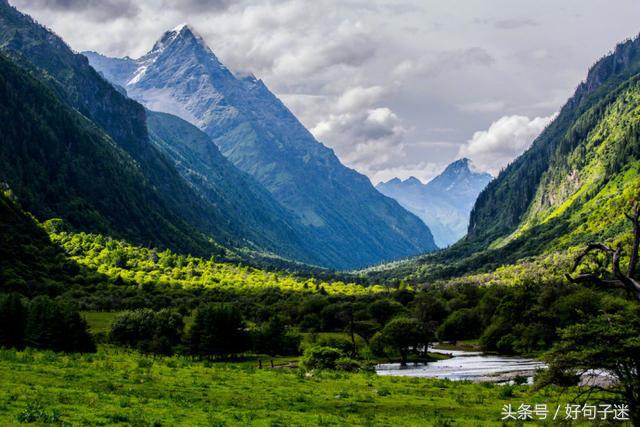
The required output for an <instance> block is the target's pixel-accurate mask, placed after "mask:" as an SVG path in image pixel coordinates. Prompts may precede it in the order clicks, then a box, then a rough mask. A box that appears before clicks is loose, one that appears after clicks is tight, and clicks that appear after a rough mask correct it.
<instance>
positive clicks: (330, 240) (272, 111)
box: [85, 27, 436, 268]
mask: <svg viewBox="0 0 640 427" xmlns="http://www.w3.org/2000/svg"><path fill="white" fill-rule="evenodd" d="M85 54H86V55H87V57H88V58H89V60H90V62H91V64H92V65H93V66H94V67H95V68H96V69H98V70H99V71H100V72H101V73H103V75H104V76H105V77H106V78H107V79H109V80H110V81H111V82H112V83H114V84H116V85H120V86H123V87H124V88H125V89H126V91H127V93H128V94H129V96H131V97H133V98H134V99H137V100H139V101H140V102H142V103H143V104H145V105H146V106H147V107H148V108H150V109H155V110H158V111H163V112H167V113H171V114H175V115H178V116H181V117H182V118H183V119H187V121H190V122H191V123H193V124H195V125H196V126H198V127H199V128H200V129H201V130H203V131H204V132H205V133H206V134H207V135H209V137H210V138H211V139H212V140H213V141H214V142H215V143H216V144H217V145H218V147H219V148H220V150H221V152H222V153H223V154H224V155H225V156H226V157H227V158H228V159H229V160H230V161H231V162H232V163H233V164H234V165H235V166H236V167H238V168H239V169H240V170H242V171H244V172H246V173H248V174H249V175H251V176H253V178H255V179H256V180H257V181H258V182H259V183H260V184H261V185H263V186H264V187H265V188H266V189H267V190H268V191H269V192H270V193H271V194H272V195H273V197H274V198H275V199H276V200H277V201H278V202H279V203H280V204H281V205H282V206H284V207H285V208H286V209H287V210H288V211H289V212H291V213H292V215H293V216H294V217H295V218H296V219H297V221H298V222H299V223H300V225H301V227H302V229H303V234H304V235H305V236H306V238H307V239H309V240H310V241H312V242H316V244H317V245H318V247H319V248H320V249H321V250H322V251H323V252H324V253H325V254H326V256H327V257H330V258H331V259H333V260H335V262H337V263H339V267H340V268H352V267H357V266H364V265H368V264H373V263H376V262H380V261H382V260H392V259H398V258H402V257H406V256H409V255H416V254H418V253H423V252H427V251H431V250H435V249H436V245H435V243H433V237H432V235H431V233H430V231H429V229H428V228H427V227H426V226H425V225H424V224H423V223H422V222H421V221H420V220H419V219H418V218H417V217H415V216H414V215H413V214H410V213H409V212H407V211H406V210H404V209H403V208H402V207H401V206H400V205H399V204H397V203H396V202H395V201H394V200H391V199H389V198H387V197H385V196H383V195H381V194H379V193H378V192H377V191H376V190H375V188H374V187H373V186H372V185H371V182H370V181H369V180H368V179H367V178H366V177H364V176H363V175H360V174H359V173H357V172H356V171H353V170H351V169H348V168H346V167H345V166H343V165H342V164H341V163H340V161H339V159H338V158H337V157H336V156H335V153H334V152H333V150H331V149H329V148H327V147H325V146H324V145H322V144H321V143H319V142H318V141H316V140H315V138H314V137H313V136H312V135H311V133H310V132H309V131H308V130H307V129H306V128H304V126H303V125H302V124H301V123H300V122H299V121H298V120H297V119H296V118H295V116H294V115H293V114H292V113H291V112H290V111H289V109H288V108H287V107H286V106H285V105H284V104H283V103H282V102H281V101H280V100H279V99H278V98H277V97H276V96H275V95H274V94H273V93H271V92H270V91H269V89H268V88H267V87H266V85H265V84H264V82H262V81H261V80H259V79H256V78H255V77H254V76H251V75H250V76H245V77H236V76H235V75H234V74H233V73H232V72H231V71H230V70H229V69H228V68H227V67H225V66H224V65H223V64H222V63H221V62H220V61H219V60H218V58H217V57H216V56H215V54H214V53H213V52H212V51H211V50H210V49H209V48H208V47H206V45H204V44H203V43H202V39H198V38H197V36H196V35H194V34H193V33H192V32H191V31H190V30H189V29H188V27H180V28H178V29H177V30H172V31H168V32H165V33H164V34H163V35H162V37H161V38H160V40H159V41H158V42H156V44H155V45H154V48H152V49H151V50H150V51H149V52H148V53H147V54H145V55H143V56H141V57H140V58H138V59H130V58H129V59H127V58H120V59H115V60H111V59H109V58H108V57H105V56H101V55H98V54H95V53H90V52H86V53H85Z"/></svg>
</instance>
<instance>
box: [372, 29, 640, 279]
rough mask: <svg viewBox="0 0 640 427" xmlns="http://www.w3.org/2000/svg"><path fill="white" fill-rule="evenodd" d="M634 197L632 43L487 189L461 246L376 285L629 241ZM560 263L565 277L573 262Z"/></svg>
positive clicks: (638, 61)
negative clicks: (629, 216) (630, 217)
mask: <svg viewBox="0 0 640 427" xmlns="http://www.w3.org/2000/svg"><path fill="white" fill-rule="evenodd" d="M639 194H640V38H635V39H633V40H628V41H626V42H624V43H621V44H619V45H618V46H616V48H615V49H614V50H613V52H611V53H610V54H608V55H606V56H605V57H603V58H602V59H600V60H599V61H598V62H596V63H595V65H594V66H593V67H591V69H590V70H589V72H588V74H587V78H586V80H585V81H584V82H582V83H580V84H579V85H578V87H577V89H576V91H575V93H574V95H573V96H572V97H571V98H570V99H569V100H568V101H567V103H566V104H565V105H564V106H563V107H562V109H561V111H560V113H559V114H558V116H557V117H556V119H555V120H554V121H553V122H552V123H550V124H549V126H547V128H546V129H545V130H544V131H543V132H542V133H541V134H540V136H539V137H538V138H537V139H536V140H535V141H534V142H533V144H532V145H531V147H530V148H529V149H528V150H527V151H526V152H525V153H524V154H522V155H521V156H520V157H518V158H517V159H516V160H514V161H513V162H512V163H511V164H510V165H509V166H508V167H507V168H505V169H504V170H503V171H502V172H501V173H500V174H499V176H498V177H497V178H496V179H494V180H493V181H491V182H490V183H489V185H487V187H486V188H485V190H484V191H482V193H481V194H480V195H479V197H478V200H477V201H476V203H475V205H474V207H473V210H472V212H471V216H470V224H469V230H468V234H467V236H466V237H465V238H464V239H462V240H461V241H460V242H458V243H456V244H455V245H453V246H452V247H450V248H449V249H447V250H444V251H441V252H439V253H437V254H434V255H433V256H425V257H418V258H415V259H412V260H411V261H408V262H406V263H404V264H403V265H395V266H390V267H389V268H387V269H386V270H385V271H384V272H383V273H381V274H380V275H379V277H383V276H384V277H395V278H397V277H412V279H413V280H414V281H415V280H419V281H421V280H431V279H434V278H446V277H452V276H460V275H464V274H467V273H469V272H471V271H486V272H488V271H492V270H495V269H497V268H499V267H501V266H503V265H505V264H509V263H517V262H519V261H521V260H523V259H528V258H529V257H537V258H540V259H545V258H546V259H554V260H555V261H553V262H555V263H557V262H559V261H558V260H561V259H566V257H567V256H569V258H570V257H571V255H570V253H571V251H576V250H578V249H579V248H583V247H584V246H585V245H586V244H587V243H588V242H592V241H612V240H613V241H616V240H618V241H625V240H628V239H629V236H630V233H629V230H630V227H631V225H630V224H631V223H630V222H629V221H628V219H627V218H626V217H625V214H630V213H632V211H633V205H634V203H636V202H637V201H638V195H639ZM567 254H569V255H567ZM623 262H626V261H624V260H623ZM565 264H566V265H565V266H564V267H563V268H565V269H567V270H568V269H569V268H570V264H571V261H570V260H568V261H566V262H565ZM381 271H382V269H381ZM376 274H377V273H376Z"/></svg>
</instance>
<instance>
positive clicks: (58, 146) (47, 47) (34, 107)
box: [0, 1, 339, 266]
mask: <svg viewBox="0 0 640 427" xmlns="http://www.w3.org/2000/svg"><path fill="white" fill-rule="evenodd" d="M0 55H4V56H3V57H2V58H3V62H2V64H1V65H2V68H1V71H2V76H0V77H1V78H2V80H1V81H2V83H3V90H4V92H3V95H4V97H3V99H2V100H0V112H1V113H2V114H3V116H4V117H6V121H5V123H6V125H5V126H4V128H3V144H2V146H0V166H2V167H1V170H0V182H5V183H7V184H8V185H9V187H10V188H11V189H12V191H13V192H14V194H15V195H16V197H17V198H18V200H19V201H20V203H21V205H23V206H24V208H25V209H26V210H27V211H29V212H32V213H33V214H34V215H35V216H36V217H37V218H38V219H39V220H41V221H44V220H46V219H50V218H54V217H60V218H63V219H64V220H65V221H66V222H67V223H69V224H70V225H72V226H73V227H75V228H77V229H79V230H84V231H91V232H99V233H103V234H108V235H113V236H115V237H118V238H125V239H128V240H130V241H132V242H136V243H139V244H144V245H153V246H159V247H169V248H172V249H174V250H178V251H183V252H191V253H194V254H201V255H209V254H211V253H220V252H221V248H220V246H219V245H218V244H217V243H222V244H224V245H225V246H228V247H232V248H248V249H251V250H253V251H259V252H264V251H267V252H269V253H272V254H276V255H278V256H280V257H287V258H290V259H295V260H297V261H302V262H306V263H309V264H315V265H323V266H336V265H339V264H337V263H334V262H333V261H334V260H335V259H336V256H333V258H332V257H330V256H328V255H327V254H326V252H325V251H324V250H323V248H322V247H321V245H317V246H314V242H313V241H309V239H305V238H304V235H303V233H302V227H301V226H300V225H299V224H298V221H297V220H296V219H295V218H294V217H293V216H292V215H291V213H290V212H289V211H288V210H286V209H285V208H283V207H282V206H281V205H280V203H279V202H277V201H275V200H274V198H273V196H272V195H271V194H270V193H269V192H268V191H266V190H265V189H264V188H263V187H262V186H261V185H260V184H259V183H257V181H255V179H253V178H252V177H250V176H249V175H248V174H246V173H243V172H241V171H240V170H238V169H237V168H236V167H235V166H234V165H233V164H231V163H230V162H229V161H228V160H227V159H226V158H225V157H224V156H223V155H222V154H221V153H220V151H219V149H218V147H217V146H216V145H215V144H214V143H213V142H212V141H211V138H210V137H209V136H207V135H206V134H204V133H203V132H202V131H200V130H199V129H198V128H196V127H194V126H193V125H191V124H189V123H187V122H185V121H184V120H182V119H180V118H178V117H175V116H171V115H169V114H163V113H153V112H147V111H146V110H145V109H144V107H143V106H142V105H140V104H138V103H137V102H136V101H134V100H131V99H130V98H128V97H126V95H125V94H123V92H124V90H123V89H122V88H120V89H119V88H114V86H113V85H112V84H111V83H109V82H107V81H106V80H105V79H104V78H103V77H102V76H101V75H100V74H99V73H98V72H97V71H95V70H94V69H93V68H92V67H91V66H90V65H89V63H88V61H87V59H86V57H84V56H83V55H79V54H76V53H74V52H73V51H72V50H71V49H70V48H69V47H68V46H67V45H66V44H65V43H64V42H63V41H62V40H61V39H60V38H59V37H57V36H56V35H55V34H53V33H51V32H50V31H49V30H47V29H45V28H44V27H42V26H40V25H38V24H37V23H35V22H34V21H33V20H32V19H31V18H30V17H28V16H26V15H23V14H21V13H20V12H19V11H17V10H16V9H15V8H13V7H11V6H9V5H8V3H6V2H5V1H0ZM20 93H23V94H31V96H30V97H25V98H24V99H23V98H21V97H20ZM213 240H215V242H213ZM257 255H258V254H257V253H251V254H250V255H247V256H249V257H250V258H251V259H252V260H254V259H256V256H257ZM265 255H267V256H266V257H262V256H258V258H260V260H261V261H260V262H261V263H262V262H265V261H266V262H267V263H268V264H273V263H274V262H276V263H277V264H278V265H280V264H283V262H284V261H281V260H280V259H279V258H278V257H274V256H271V255H269V254H265ZM252 262H253V261H252Z"/></svg>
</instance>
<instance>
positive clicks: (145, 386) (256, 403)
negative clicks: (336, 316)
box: [0, 347, 571, 426]
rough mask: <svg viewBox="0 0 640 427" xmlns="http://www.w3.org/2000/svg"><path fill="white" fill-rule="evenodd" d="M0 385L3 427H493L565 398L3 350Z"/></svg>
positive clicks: (433, 382)
mask: <svg viewBox="0 0 640 427" xmlns="http://www.w3.org/2000/svg"><path fill="white" fill-rule="evenodd" d="M0 379H1V381H2V385H3V386H2V387H1V388H0V425H3V426H11V425H18V424H19V420H21V419H22V420H25V419H34V418H33V417H36V418H37V417H45V418H46V419H49V420H54V421H52V422H53V423H54V424H55V423H70V424H72V425H105V424H120V425H140V426H145V425H164V426H169V425H170V426H174V425H175V426H181V425H183V426H201V425H202V426H205V425H206V426H212V425H215V426H223V425H227V426H236V425H243V426H244V425H249V426H252V425H255V426H285V425H305V426H307V425H309V426H314V425H319V426H329V425H354V426H359V425H415V426H421V425H447V424H454V423H455V425H483V426H492V425H495V426H500V425H502V421H501V411H502V408H503V406H504V405H507V404H511V405H513V406H514V407H516V408H517V407H518V406H519V405H520V404H521V403H523V402H525V403H527V404H535V403H549V404H551V403H554V404H556V403H560V402H564V401H565V400H566V401H568V400H569V399H570V397H571V393H568V394H567V393H565V394H561V393H560V391H559V390H558V389H556V388H547V389H544V390H540V391H537V392H533V391H532V389H531V387H527V386H515V387H509V388H507V389H505V388H504V387H499V386H494V385H493V384H490V383H488V384H472V383H466V382H454V381H448V380H438V379H432V378H401V377H385V376H377V375H375V374H367V373H357V374H354V373H344V372H320V373H314V374H305V373H304V372H302V371H299V370H295V369H268V368H265V369H256V368H255V367H254V366H250V365H248V364H246V363H208V362H198V361H193V360H191V359H189V358H186V357H147V356H144V355H141V354H139V353H136V352H129V351H124V350H117V349H111V348H105V347H101V348H100V350H99V352H98V353H97V354H94V355H63V354H56V353H51V352H42V351H25V352H16V351H13V350H3V351H0ZM505 390H506V391H505ZM30 417H31V418H30ZM43 419H44V418H43ZM43 419H34V421H35V422H42V421H43ZM56 420H57V421H56Z"/></svg>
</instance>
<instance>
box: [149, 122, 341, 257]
mask: <svg viewBox="0 0 640 427" xmlns="http://www.w3.org/2000/svg"><path fill="white" fill-rule="evenodd" d="M147 125H148V128H149V134H150V137H151V143H152V144H154V145H155V146H156V147H157V148H158V150H160V152H162V153H163V154H164V155H165V156H166V157H167V158H168V159H170V160H171V161H173V163H174V164H175V166H176V168H177V170H178V172H179V173H180V175H181V176H182V177H183V178H184V179H185V180H186V181H187V182H189V183H190V184H191V186H192V187H193V188H194V189H196V191H197V192H198V193H199V194H200V195H201V197H202V198H203V199H205V200H207V201H208V202H210V203H212V204H214V205H215V206H217V207H218V209H220V210H221V211H223V212H225V213H226V215H227V217H228V218H229V220H228V222H227V224H226V226H227V227H228V228H230V229H231V230H232V231H233V232H234V233H235V234H240V235H244V236H245V239H246V240H245V243H246V245H247V246H248V247H250V248H253V249H257V250H269V251H271V252H274V253H278V254H280V255H281V256H285V257H288V258H290V259H296V260H300V261H305V262H307V263H313V264H321V265H330V264H331V260H330V259H327V258H325V257H324V256H323V253H322V252H317V251H315V250H314V249H313V247H310V246H308V245H307V242H306V241H305V240H304V238H303V236H302V235H301V231H300V230H299V227H296V222H295V219H294V218H292V217H291V215H290V214H289V212H288V211H287V210H286V209H284V208H283V207H282V206H280V204H279V203H278V202H276V201H275V200H274V199H273V197H272V196H271V194H270V193H269V192H268V191H266V190H265V189H264V188H263V187H262V186H261V185H260V184H258V183H257V182H256V181H255V180H254V179H253V178H252V177H251V176H249V175H248V174H245V173H243V172H241V171H240V170H238V169H237V168H236V167H235V166H234V165H232V164H231V162H229V161H228V160H227V159H226V158H225V157H224V156H223V155H222V154H221V153H220V150H218V147H217V146H216V145H215V144H214V143H213V142H212V141H211V138H209V136H207V134H205V133H204V132H202V131H201V130H200V129H198V128H197V127H195V126H194V125H192V124H190V123H189V122H187V121H185V120H182V119H181V118H179V117H177V116H173V115H171V114H166V113H158V112H152V111H148V112H147ZM232 219H233V221H231V220H232Z"/></svg>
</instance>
